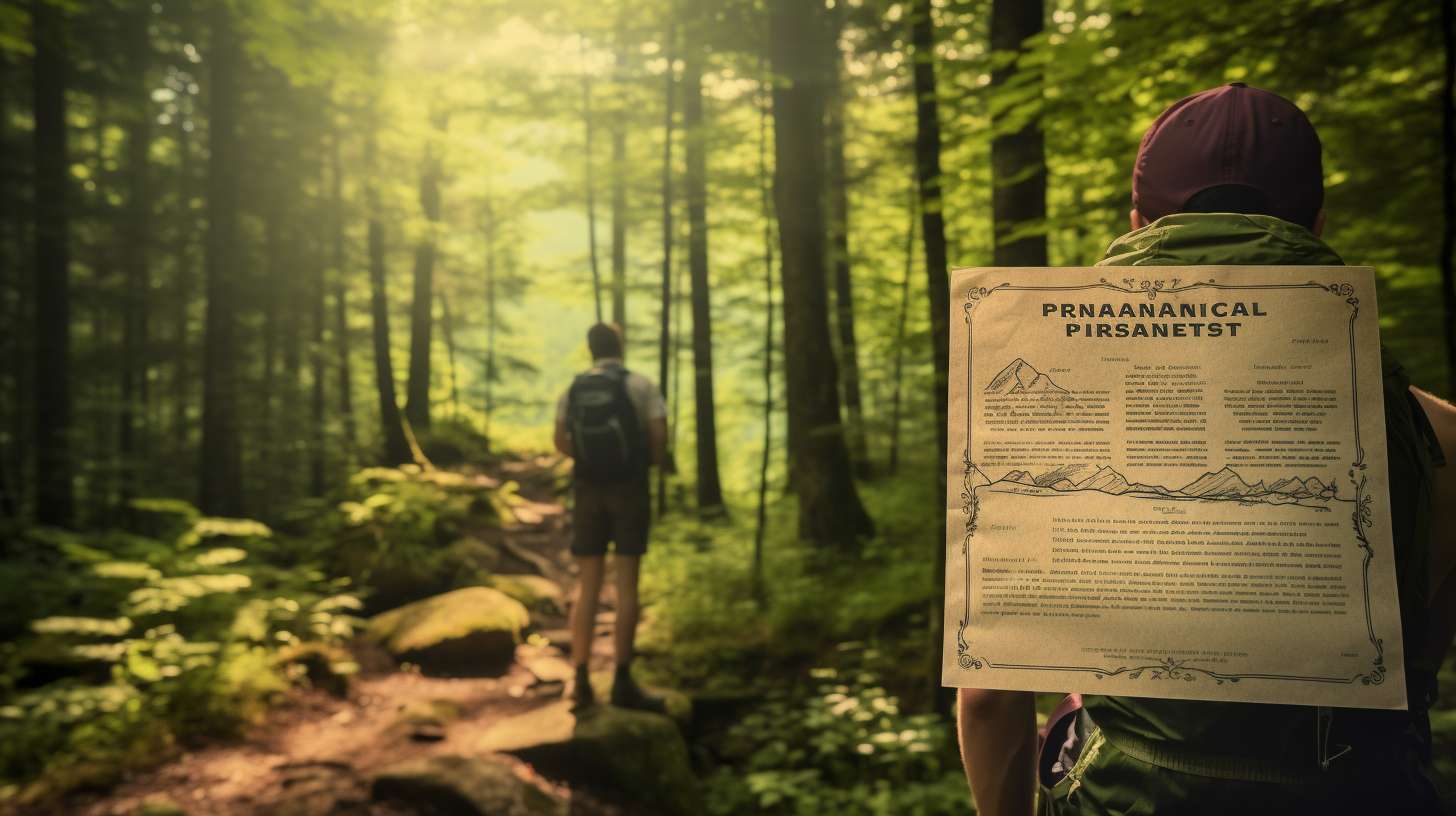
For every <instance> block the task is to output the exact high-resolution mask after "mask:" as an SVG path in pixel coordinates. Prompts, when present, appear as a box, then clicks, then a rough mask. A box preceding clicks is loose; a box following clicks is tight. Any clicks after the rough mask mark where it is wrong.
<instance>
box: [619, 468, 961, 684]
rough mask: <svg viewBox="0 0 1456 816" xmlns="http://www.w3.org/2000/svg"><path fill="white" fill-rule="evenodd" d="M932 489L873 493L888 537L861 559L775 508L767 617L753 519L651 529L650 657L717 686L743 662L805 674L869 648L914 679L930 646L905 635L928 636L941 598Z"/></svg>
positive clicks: (888, 485) (788, 504)
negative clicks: (934, 604)
mask: <svg viewBox="0 0 1456 816" xmlns="http://www.w3.org/2000/svg"><path fill="white" fill-rule="evenodd" d="M914 466H915V464H914V463H913V462H912V463H907V467H914ZM934 489H935V485H934V483H933V482H931V481H930V480H914V481H911V480H884V481H880V482H873V483H868V484H865V485H863V486H862V494H863V496H864V499H865V502H866V505H867V506H868V507H869V508H870V511H871V513H872V514H873V515H874V518H875V519H876V520H877V522H878V523H879V525H880V532H879V534H878V535H877V536H876V537H875V538H873V539H871V540H869V541H867V542H865V543H864V545H863V547H862V548H861V551H860V552H859V553H858V554H855V555H853V556H848V555H844V554H840V553H837V552H824V551H823V550H820V549H818V548H815V547H814V546H813V545H811V544H808V543H805V542H801V541H798V540H797V539H796V538H795V537H794V535H793V531H794V529H795V521H794V520H795V518H796V516H795V512H796V509H795V507H794V502H793V500H792V499H787V500H783V501H780V502H778V503H776V504H774V505H772V506H771V507H770V515H769V534H768V538H767V540H766V541H765V543H764V558H765V562H764V569H763V574H764V587H763V594H764V596H765V600H766V603H765V606H764V608H763V609H762V610H760V609H759V608H758V606H757V605H756V604H755V602H754V600H753V598H754V589H753V576H752V562H753V530H752V528H751V526H749V525H751V524H752V518H751V517H747V516H746V515H735V516H733V517H732V518H730V519H728V520H725V521H717V522H705V521H699V520H696V519H692V518H689V517H686V516H683V515H673V516H669V517H667V518H665V519H664V520H663V521H662V522H661V523H660V524H658V525H657V526H656V527H654V528H653V539H652V552H653V555H652V557H650V558H648V559H647V560H646V561H644V566H643V570H644V577H643V592H644V593H645V595H646V596H647V597H649V598H651V599H652V610H653V611H652V613H651V615H650V616H649V618H648V619H647V621H646V624H645V626H644V632H643V634H642V641H643V644H644V646H643V648H645V649H650V650H652V651H654V652H657V653H660V654H661V655H662V657H661V658H660V660H659V661H657V665H659V666H660V667H661V668H662V670H663V671H665V672H667V673H668V674H670V675H672V677H673V678H674V680H675V681H676V682H679V683H685V684H687V685H689V686H693V687H706V688H713V687H715V686H717V685H720V684H724V685H730V686H731V685H732V684H734V683H737V682H739V681H738V680H737V679H735V678H738V677H739V676H740V675H742V674H745V672H743V668H744V665H745V662H748V663H751V664H754V665H759V666H761V667H765V668H766V667H776V666H790V665H797V664H799V663H800V661H802V660H803V659H805V658H810V659H813V658H814V657H815V656H817V655H819V654H821V653H822V651H823V649H824V648H825V644H833V643H839V642H842V641H845V640H868V641H870V642H871V644H872V645H874V646H876V647H879V648H881V650H882V651H891V652H894V651H900V652H904V653H905V654H906V659H905V660H904V661H903V666H902V667H901V668H899V669H896V668H895V667H894V666H893V665H889V666H888V667H887V668H888V669H889V670H891V671H902V672H904V673H905V674H906V678H905V679H906V682H907V683H913V682H915V680H914V678H915V677H919V676H921V674H918V673H920V672H922V670H923V663H922V662H921V661H918V660H916V659H915V658H914V657H913V655H914V654H916V653H918V652H919V651H920V650H922V649H923V647H924V644H923V642H920V641H916V640H915V639H914V637H913V636H911V637H907V635H906V632H907V630H908V631H913V632H915V633H917V634H919V633H920V632H923V631H924V625H923V624H924V611H925V610H926V609H927V608H928V607H929V604H930V600H931V598H932V596H933V595H934V594H936V593H938V592H939V588H938V587H936V586H934V583H935V581H934V572H933V565H932V564H931V562H930V559H929V558H928V557H924V556H925V555H929V554H930V553H933V552H936V551H938V548H939V547H941V546H943V545H942V543H941V538H940V536H941V533H940V532H939V529H938V526H937V518H936V516H935V514H934V512H933V509H932V508H934V507H935V504H934V500H933V498H932V497H931V493H932V491H933V490H934ZM922 554H924V555H922ZM894 663H895V661H894V660H888V661H887V664H894ZM765 664H766V666H765ZM747 674H753V673H752V672H750V673H747ZM757 674H760V675H763V674H765V672H757Z"/></svg>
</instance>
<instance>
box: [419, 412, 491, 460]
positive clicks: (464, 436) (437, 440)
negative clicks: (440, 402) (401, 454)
mask: <svg viewBox="0 0 1456 816" xmlns="http://www.w3.org/2000/svg"><path fill="white" fill-rule="evenodd" d="M416 438H417V440H418V441H419V444H420V450H422V451H424V453H425V457H426V458H427V459H429V460H430V461H431V462H432V463H434V465H435V466H436V467H441V468H454V467H460V466H462V465H466V466H477V467H478V466H479V465H481V464H482V463H484V462H486V461H487V460H488V459H490V440H489V439H487V438H486V437H485V435H484V434H482V433H481V432H480V431H479V429H477V428H476V427H475V425H473V424H472V423H469V422H465V421H463V420H460V419H445V420H436V421H435V422H433V423H431V425H430V428H429V430H427V431H423V432H420V433H417V434H416Z"/></svg>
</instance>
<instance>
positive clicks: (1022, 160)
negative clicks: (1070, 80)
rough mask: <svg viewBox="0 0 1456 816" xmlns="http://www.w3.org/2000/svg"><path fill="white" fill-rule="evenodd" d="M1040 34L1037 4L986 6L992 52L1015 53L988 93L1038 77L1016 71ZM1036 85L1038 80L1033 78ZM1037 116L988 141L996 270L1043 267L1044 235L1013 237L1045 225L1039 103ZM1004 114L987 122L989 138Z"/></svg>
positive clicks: (1021, 0)
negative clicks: (1029, 42)
mask: <svg viewBox="0 0 1456 816" xmlns="http://www.w3.org/2000/svg"><path fill="white" fill-rule="evenodd" d="M1041 30H1042V0H993V2H992V3H991V50H992V51H993V52H1001V53H1014V54H1016V55H1017V62H1015V63H1008V64H1006V65H1005V66H1003V67H1002V68H1000V69H998V70H995V71H992V72H991V89H992V93H995V91H996V89H997V88H999V87H1001V86H1003V85H1005V84H1006V82H1007V80H1009V79H1010V78H1011V77H1012V76H1013V75H1014V74H1015V73H1016V72H1017V71H1018V70H1033V71H1040V70H1041V69H1040V68H1028V67H1025V66H1022V65H1020V57H1021V55H1022V54H1024V53H1025V52H1026V49H1025V48H1024V47H1023V46H1022V43H1024V42H1025V41H1026V38H1027V37H1030V36H1033V35H1035V34H1037V33H1039V32H1040V31H1041ZM1038 82H1040V79H1039V78H1038ZM1037 104H1038V110H1037V113H1036V116H1035V117H1033V118H1032V120H1031V121H1030V122H1029V123H1028V124H1026V125H1024V126H1023V127H1022V128H1021V129H1020V130H1017V131H1015V132H1014V133H1003V134H1000V135H996V136H994V137H993V138H992V139H991V213H992V227H993V229H992V231H993V233H994V234H995V236H996V247H995V251H994V253H993V258H994V263H995V264H996V265H997V266H1046V265H1047V239H1046V232H1045V231H1044V230H1043V231H1040V232H1038V233H1037V234H1035V235H1022V236H1021V237H1014V236H1015V235H1016V234H1018V233H1020V232H1021V231H1023V230H1026V229H1029V228H1034V227H1036V226H1037V225H1040V224H1042V223H1044V222H1045V221H1046V179H1047V177H1046V155H1045V149H1044V141H1045V140H1044V139H1043V137H1042V132H1041V124H1040V109H1039V106H1040V103H1039V102H1038V103H1037ZM1005 116H1006V113H1005V112H1004V111H1003V112H1002V113H1001V114H999V115H997V116H994V117H993V118H992V121H991V128H992V132H993V133H994V132H995V131H996V129H997V127H998V126H999V124H1000V121H1001V120H1002V119H1004V118H1005Z"/></svg>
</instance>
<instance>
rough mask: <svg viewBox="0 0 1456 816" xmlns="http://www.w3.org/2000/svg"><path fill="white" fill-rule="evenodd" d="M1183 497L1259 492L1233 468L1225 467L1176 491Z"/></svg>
mask: <svg viewBox="0 0 1456 816" xmlns="http://www.w3.org/2000/svg"><path fill="white" fill-rule="evenodd" d="M1178 492H1179V493H1182V494H1183V495H1185V496H1198V497H1199V498H1203V497H1214V496H1247V495H1250V494H1252V493H1256V492H1259V491H1257V490H1255V488H1254V486H1253V485H1251V484H1249V483H1248V482H1245V481H1244V480H1243V479H1242V478H1241V477H1240V476H1239V474H1237V473H1235V472H1234V471H1233V468H1230V467H1225V468H1224V469H1223V470H1220V471H1219V472H1217V473H1205V474H1203V475H1202V476H1199V477H1198V478H1197V479H1194V480H1193V481H1192V482H1189V483H1188V484H1187V485H1184V487H1183V488H1182V489H1181V490H1179V491H1178Z"/></svg>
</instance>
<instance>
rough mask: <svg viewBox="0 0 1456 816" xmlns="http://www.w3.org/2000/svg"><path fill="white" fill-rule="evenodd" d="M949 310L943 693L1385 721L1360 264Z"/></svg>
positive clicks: (1047, 274) (1376, 487)
mask: <svg viewBox="0 0 1456 816" xmlns="http://www.w3.org/2000/svg"><path fill="white" fill-rule="evenodd" d="M1128 274H1132V276H1131V277H1124V275H1128ZM951 298H952V299H951V303H952V316H951V348H950V382H949V390H950V394H949V399H950V410H949V422H950V428H949V439H950V447H949V456H948V461H947V463H946V466H947V476H948V485H949V490H948V492H947V497H946V501H947V504H946V589H945V613H946V620H945V632H946V638H945V644H944V655H943V675H942V678H943V681H944V683H945V684H946V685H949V686H961V687H977V688H1000V689H1026V690H1046V691H1081V692H1090V693H1102V694H1121V695H1132V696H1149V697H1173V698H1185V699H1204V700H1239V701H1247V702H1270V703H1300V704H1307V705H1333V706H1361V707H1371V708H1404V707H1405V704H1406V701H1405V682H1404V676H1403V671H1402V654H1401V632H1400V615H1399V611H1398V605H1397V599H1396V583H1395V573H1394V560H1393V552H1392V544H1391V533H1390V509H1389V496H1388V474H1387V469H1386V451H1385V425H1384V403H1383V399H1382V388H1381V369H1380V341H1379V334H1378V321H1377V316H1376V310H1375V287H1374V275H1373V272H1372V270H1370V269H1365V268H1355V267H1330V268H1326V267H1212V266H1206V267H1187V266H1185V267H1169V268H1158V267H1137V268H1135V269H1116V270H1114V269H1109V268H1095V269H1026V268H1011V269H971V270H962V271H959V272H956V273H955V275H954V277H953V281H952V291H951Z"/></svg>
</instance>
